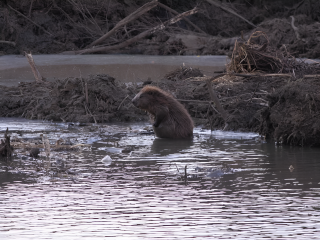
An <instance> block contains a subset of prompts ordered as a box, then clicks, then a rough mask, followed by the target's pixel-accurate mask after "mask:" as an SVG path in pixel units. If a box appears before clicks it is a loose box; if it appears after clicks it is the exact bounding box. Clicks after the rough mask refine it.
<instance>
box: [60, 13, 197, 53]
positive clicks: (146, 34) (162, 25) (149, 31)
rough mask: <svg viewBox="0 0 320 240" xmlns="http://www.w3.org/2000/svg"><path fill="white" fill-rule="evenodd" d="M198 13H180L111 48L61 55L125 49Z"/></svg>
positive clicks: (84, 50) (91, 49) (98, 48)
mask: <svg viewBox="0 0 320 240" xmlns="http://www.w3.org/2000/svg"><path fill="white" fill-rule="evenodd" d="M197 12H198V9H197V8H193V9H191V10H189V11H186V12H184V13H181V14H179V15H177V16H175V17H173V18H171V19H170V20H168V21H166V22H164V23H161V24H159V25H157V26H155V27H153V28H151V29H149V30H146V31H144V32H142V33H140V34H138V35H137V36H134V37H133V38H130V39H128V40H127V41H124V42H122V43H119V44H117V45H112V46H106V47H97V48H90V49H83V50H79V51H67V52H63V53H62V54H72V53H73V54H84V53H94V52H101V51H105V52H106V51H110V50H114V49H119V48H123V47H126V46H128V45H130V44H132V43H135V42H137V41H138V40H140V39H142V38H144V37H146V36H148V35H150V34H152V33H155V32H157V31H159V30H163V29H165V28H166V27H167V26H169V25H171V24H174V23H176V22H178V21H180V20H181V19H182V18H183V17H186V16H190V15H192V14H195V13H197Z"/></svg>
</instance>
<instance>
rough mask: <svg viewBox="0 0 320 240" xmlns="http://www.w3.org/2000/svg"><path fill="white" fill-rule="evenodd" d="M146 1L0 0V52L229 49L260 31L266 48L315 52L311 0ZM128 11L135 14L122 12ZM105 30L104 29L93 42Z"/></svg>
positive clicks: (315, 13)
mask: <svg viewBox="0 0 320 240" xmlns="http://www.w3.org/2000/svg"><path fill="white" fill-rule="evenodd" d="M150 2H151V1H147V0H141V1H131V2H130V1H101V0H99V1H94V2H92V1H87V0H81V1H54V0H50V1H29V0H23V1H20V0H19V1H18V0H7V1H1V3H0V27H1V29H2V33H1V34H2V35H1V36H2V37H1V40H0V51H1V53H2V54H23V53H24V52H25V51H27V52H32V53H33V54H56V53H61V52H65V51H67V52H68V53H69V54H70V53H80V52H79V50H83V49H87V50H88V49H89V50H90V51H87V52H90V53H93V52H94V53H108V54H119V53H120V54H144V55H228V54H231V53H232V50H233V47H234V43H235V41H236V39H239V38H245V39H248V37H249V36H250V35H251V34H252V33H253V32H255V31H257V30H259V31H263V32H265V33H266V34H267V35H268V36H269V40H270V44H271V45H272V46H273V47H276V48H279V47H281V46H283V45H285V47H286V48H287V50H288V51H290V52H291V53H292V54H293V56H295V57H307V58H319V56H320V51H319V49H320V45H319V38H320V32H319V11H320V3H319V1H316V0H310V1H296V0H294V1H286V0H282V1H281V3H280V4H279V3H277V4H276V3H275V2H274V1H241V0H237V1H229V2H227V3H226V2H223V3H221V2H220V1H189V0H188V1H185V0H176V1H166V0H161V1H158V2H156V1H154V2H155V3H154V4H152V3H150ZM144 4H147V5H148V4H149V5H150V8H149V10H148V11H145V12H143V14H142V15H137V11H138V9H141V8H142V9H143V7H142V6H144ZM149 5H148V6H149ZM195 7H196V8H195ZM193 8H194V11H193V12H190V10H191V9H193ZM138 12H139V11H138ZM133 13H135V14H133ZM130 14H133V15H131V16H134V17H131V18H127V17H128V16H130ZM181 14H184V15H181ZM177 16H178V17H177ZM179 16H180V17H179ZM183 16H185V17H184V18H183ZM291 16H292V17H293V18H292V17H291ZM171 20H172V21H171ZM173 20H174V21H173ZM170 21H171V22H175V23H174V24H171V23H170ZM161 24H163V25H161ZM148 31H149V32H148ZM106 33H110V34H109V35H108V36H107V37H106V38H105V39H104V40H103V41H99V42H98V43H95V42H96V41H97V40H98V39H100V38H101V37H102V36H104V35H105V34H106ZM93 46H94V47H93Z"/></svg>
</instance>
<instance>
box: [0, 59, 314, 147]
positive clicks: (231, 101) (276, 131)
mask: <svg viewBox="0 0 320 240" xmlns="http://www.w3.org/2000/svg"><path fill="white" fill-rule="evenodd" d="M305 66H309V67H310V69H309V70H308V72H309V73H312V71H316V70H317V69H318V67H317V65H315V66H316V67H311V66H312V65H305ZM312 69H313V70H312ZM297 74H298V72H297ZM210 78H212V77H209V76H205V75H204V74H203V73H202V72H201V71H200V70H199V69H193V68H190V67H180V68H177V69H176V70H175V71H172V72H170V73H169V74H167V75H166V76H165V77H164V78H163V79H162V80H161V81H155V82H153V81H150V80H147V81H145V82H140V83H123V82H120V81H118V80H117V79H115V78H113V77H112V76H109V75H106V74H100V75H92V76H90V77H87V78H73V77H70V78H66V79H57V80H55V81H50V82H49V81H44V82H41V83H39V82H35V81H34V82H21V83H20V84H19V85H18V86H14V87H5V86H0V96H1V97H0V106H1V107H0V116H1V117H24V118H27V119H38V120H47V121H58V122H59V121H60V122H61V121H62V122H73V123H75V122H80V123H90V122H91V123H108V122H136V121H145V122H147V121H148V120H149V118H148V116H147V114H146V113H145V112H143V111H141V110H139V109H137V108H135V107H134V106H133V105H132V103H131V99H132V98H133V97H134V96H135V94H137V93H138V92H139V90H140V89H141V88H142V87H143V86H144V85H146V84H151V85H156V86H158V87H160V88H162V89H164V90H166V91H168V92H170V93H171V94H172V95H174V96H175V97H176V98H177V99H179V101H181V102H182V103H183V104H184V105H185V107H186V108H187V110H188V111H189V113H190V114H191V116H192V117H193V119H194V122H195V124H196V126H199V125H201V126H203V127H205V128H208V129H212V130H214V129H222V128H224V126H225V123H226V122H225V119H223V117H222V116H221V115H220V113H219V112H218V111H217V110H216V108H215V106H214V105H212V102H211V99H210V95H209V91H208V86H207V80H208V79H210ZM212 86H213V89H214V91H215V92H216V93H217V95H218V98H219V100H220V102H221V104H222V105H223V107H224V109H225V110H226V111H227V113H228V115H229V117H228V119H227V123H228V126H227V128H226V129H225V130H234V131H251V132H257V133H260V134H262V135H263V136H264V137H266V138H268V139H272V140H275V141H277V142H278V143H283V144H289V145H298V146H305V145H308V146H320V141H319V139H320V125H317V123H318V121H317V118H318V109H319V108H320V95H319V92H320V88H319V85H318V81H317V78H311V79H309V78H305V77H303V76H302V77H300V78H297V79H295V80H294V79H291V78H286V77H283V76H276V75H275V76H274V75H270V76H254V75H252V76H250V77H241V76H222V77H219V78H217V79H215V80H214V81H213V82H212Z"/></svg>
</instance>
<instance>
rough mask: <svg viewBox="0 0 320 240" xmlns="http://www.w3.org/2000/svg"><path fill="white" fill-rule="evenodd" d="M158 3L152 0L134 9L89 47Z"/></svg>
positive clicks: (156, 0) (90, 45)
mask: <svg viewBox="0 0 320 240" xmlns="http://www.w3.org/2000/svg"><path fill="white" fill-rule="evenodd" d="M157 5H158V0H153V1H152V2H148V3H146V4H145V5H143V6H141V7H140V8H138V9H137V10H136V11H134V12H133V13H131V14H130V15H129V16H127V17H125V18H124V19H122V20H121V21H120V22H118V23H117V24H116V26H114V28H112V29H111V30H110V31H109V32H107V33H106V34H105V35H103V36H102V37H100V38H99V39H97V40H95V41H93V42H92V43H91V44H89V46H88V47H93V46H95V45H97V44H99V43H101V42H103V41H104V40H105V39H107V38H108V37H109V36H111V35H112V34H114V33H115V32H116V31H117V30H118V29H119V28H120V27H122V26H124V25H126V24H128V23H129V22H132V21H133V20H135V19H137V18H138V17H140V16H141V15H142V14H144V13H146V12H148V11H149V10H151V9H152V8H154V7H155V6H157Z"/></svg>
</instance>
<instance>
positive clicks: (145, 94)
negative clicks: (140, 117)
mask: <svg viewBox="0 0 320 240" xmlns="http://www.w3.org/2000/svg"><path fill="white" fill-rule="evenodd" d="M162 95H163V91H162V90H161V89H160V88H157V87H153V86H145V87H144V88H142V89H141V91H140V92H139V93H138V94H137V95H136V96H135V97H134V98H133V99H132V103H133V105H134V106H136V107H137V108H140V109H143V110H146V111H150V109H151V108H152V107H153V106H154V105H156V104H157V103H159V102H161V100H160V99H161V96H162Z"/></svg>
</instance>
